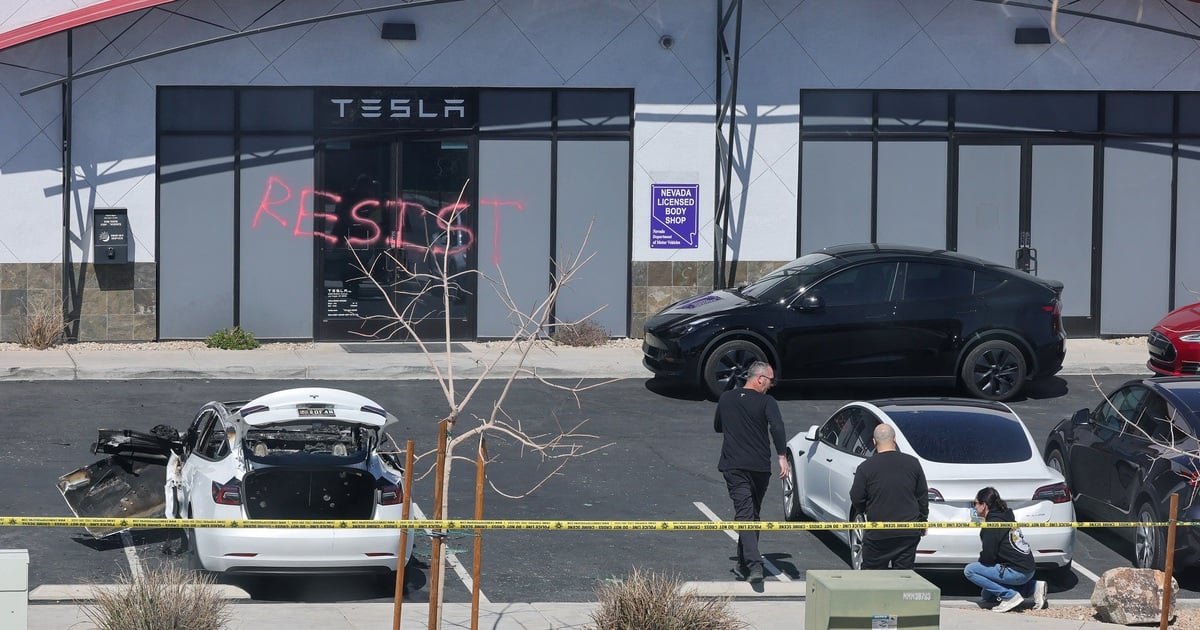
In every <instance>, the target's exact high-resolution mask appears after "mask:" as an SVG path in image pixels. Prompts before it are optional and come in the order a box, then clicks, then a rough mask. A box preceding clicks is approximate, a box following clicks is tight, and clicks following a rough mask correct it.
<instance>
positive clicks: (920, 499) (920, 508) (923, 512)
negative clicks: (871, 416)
mask: <svg viewBox="0 0 1200 630" xmlns="http://www.w3.org/2000/svg"><path fill="white" fill-rule="evenodd" d="M872 437H873V438H874V441H875V454H874V455H872V456H871V457H870V458H868V459H867V460H866V461H864V462H863V463H861V464H859V465H858V470H856V471H854V483H853V484H851V486H850V502H851V504H852V505H853V506H854V513H855V514H865V515H866V517H867V520H868V521H891V522H904V523H912V522H921V523H924V522H926V521H928V520H929V486H928V485H926V483H925V471H923V470H921V462H919V461H917V458H915V457H913V456H912V455H908V454H906V453H901V452H900V451H899V449H897V448H896V431H895V429H893V428H892V427H891V426H889V425H886V424H880V425H879V426H877V427H875V432H874V434H873V435H872ZM924 535H925V529H924V528H920V529H868V530H867V531H866V532H865V533H864V534H863V548H862V568H864V569H911V568H913V562H914V561H915V560H916V558H917V544H919V543H920V542H921V536H924Z"/></svg>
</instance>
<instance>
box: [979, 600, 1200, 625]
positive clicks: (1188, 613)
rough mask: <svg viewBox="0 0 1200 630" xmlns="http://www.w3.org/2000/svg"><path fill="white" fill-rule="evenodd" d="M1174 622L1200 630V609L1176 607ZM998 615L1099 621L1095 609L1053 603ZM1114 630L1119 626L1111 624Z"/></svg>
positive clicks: (1173, 623)
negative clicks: (1036, 608)
mask: <svg viewBox="0 0 1200 630" xmlns="http://www.w3.org/2000/svg"><path fill="white" fill-rule="evenodd" d="M1175 613H1176V616H1175V621H1173V622H1172V623H1171V624H1170V627H1171V628H1174V629H1175V630H1200V608H1191V607H1188V608H1184V607H1176V609H1175ZM998 614H1018V615H1028V616H1030V617H1051V618H1054V619H1076V620H1079V621H1097V622H1098V621H1101V619H1100V618H1099V617H1097V616H1096V609H1095V608H1093V607H1091V606H1055V605H1054V602H1053V601H1051V602H1050V607H1049V608H1043V609H1042V610H1033V609H1032V608H1026V609H1023V610H1020V611H1017V612H1014V613H998ZM1112 625H1113V627H1114V628H1115V627H1116V626H1117V625H1119V624H1112ZM1121 627H1122V628H1125V627H1155V628H1157V627H1158V624H1152V625H1150V626H1121Z"/></svg>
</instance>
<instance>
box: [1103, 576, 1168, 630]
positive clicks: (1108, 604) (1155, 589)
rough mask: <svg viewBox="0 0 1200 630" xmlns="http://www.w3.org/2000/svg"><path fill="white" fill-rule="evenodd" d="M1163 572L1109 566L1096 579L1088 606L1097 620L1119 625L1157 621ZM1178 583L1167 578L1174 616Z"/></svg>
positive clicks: (1159, 615)
mask: <svg viewBox="0 0 1200 630" xmlns="http://www.w3.org/2000/svg"><path fill="white" fill-rule="evenodd" d="M1165 577H1166V574H1165V573H1163V572H1162V571H1159V570H1157V569H1134V568H1130V567H1121V568H1117V569H1109V570H1108V571H1105V572H1104V575H1101V576H1100V581H1098V582H1096V589H1095V590H1094V591H1092V606H1095V607H1096V613H1097V615H1099V617H1100V619H1101V621H1106V622H1108V623H1119V624H1124V625H1128V624H1137V623H1158V622H1159V620H1160V619H1161V617H1162V598H1163V590H1162V589H1163V579H1164V578H1165ZM1177 595H1179V583H1178V582H1176V581H1175V579H1174V578H1171V600H1170V602H1171V609H1170V613H1169V615H1168V618H1169V619H1173V618H1174V617H1175V598H1176V596H1177Z"/></svg>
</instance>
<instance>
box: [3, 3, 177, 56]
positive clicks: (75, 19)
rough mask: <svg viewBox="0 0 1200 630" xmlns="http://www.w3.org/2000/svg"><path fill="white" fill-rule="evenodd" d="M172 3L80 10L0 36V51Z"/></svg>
mask: <svg viewBox="0 0 1200 630" xmlns="http://www.w3.org/2000/svg"><path fill="white" fill-rule="evenodd" d="M172 1H173V0H103V1H101V2H97V3H95V4H92V5H90V6H86V7H83V8H81V9H75V10H74V11H69V12H67V13H63V14H62V15H57V16H54V17H51V18H46V19H44V20H41V21H40V22H34V23H33V24H27V25H25V26H21V27H18V28H15V29H12V30H10V31H5V32H3V33H0V50H4V49H6V48H11V47H13V46H16V45H17V44H24V43H25V42H28V41H32V40H35V39H37V38H39V37H46V36H47V35H54V34H55V33H61V32H63V31H65V30H68V29H72V28H75V27H78V26H85V25H87V24H91V23H92V22H98V21H100V20H104V19H107V18H110V17H116V16H118V15H123V14H125V13H129V12H130V11H137V10H140V9H149V8H150V7H154V6H158V5H160V4H166V3H168V2H172Z"/></svg>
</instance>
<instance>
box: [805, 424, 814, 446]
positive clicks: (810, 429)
mask: <svg viewBox="0 0 1200 630" xmlns="http://www.w3.org/2000/svg"><path fill="white" fill-rule="evenodd" d="M804 439H806V440H808V441H809V442H816V441H817V425H815V424H814V425H812V426H811V427H808V432H807V433H805V434H804Z"/></svg>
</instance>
